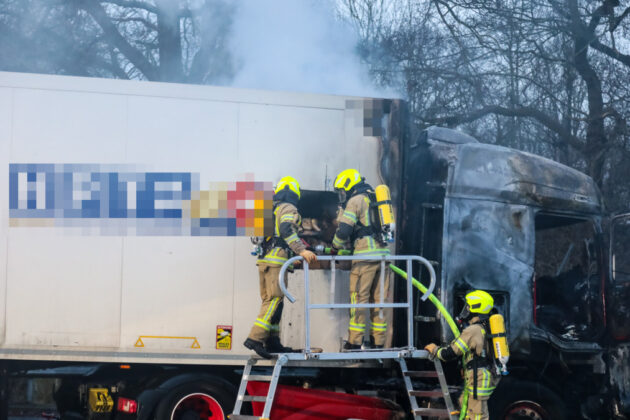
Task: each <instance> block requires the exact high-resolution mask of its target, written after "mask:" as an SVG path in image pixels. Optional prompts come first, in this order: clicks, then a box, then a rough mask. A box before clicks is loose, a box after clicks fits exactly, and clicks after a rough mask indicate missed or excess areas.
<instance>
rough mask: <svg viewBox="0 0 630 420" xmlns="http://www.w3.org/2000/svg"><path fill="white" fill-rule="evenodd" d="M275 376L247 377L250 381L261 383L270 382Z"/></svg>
mask: <svg viewBox="0 0 630 420" xmlns="http://www.w3.org/2000/svg"><path fill="white" fill-rule="evenodd" d="M272 378H273V376H271V375H249V376H248V377H247V380H248V381H260V382H269V381H271V379H272Z"/></svg>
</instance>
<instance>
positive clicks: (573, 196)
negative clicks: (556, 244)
mask: <svg viewBox="0 0 630 420" xmlns="http://www.w3.org/2000/svg"><path fill="white" fill-rule="evenodd" d="M427 140H428V141H429V143H433V145H435V143H436V142H438V143H441V144H442V145H443V146H446V148H448V149H451V150H450V152H447V153H446V156H444V154H443V153H440V154H442V155H443V157H444V158H446V159H448V160H449V161H450V162H449V163H450V164H451V165H453V175H452V178H451V179H450V180H449V182H448V186H447V195H449V196H451V197H462V198H469V199H482V200H493V201H502V202H508V203H515V204H523V205H531V206H540V207H544V208H547V209H552V210H553V209H557V210H558V211H563V212H564V211H570V212H576V213H593V214H599V213H601V212H602V211H603V210H604V205H603V201H602V196H601V193H600V192H599V189H598V188H597V186H596V184H595V182H594V181H593V179H592V178H591V177H589V176H588V175H585V174H583V173H582V172H580V171H577V170H575V169H573V168H569V167H568V166H565V165H562V164H560V163H558V162H555V161H553V160H551V159H546V158H544V157H541V156H537V155H534V154H531V153H527V152H521V151H518V150H514V149H509V148H507V147H502V146H497V145H493V144H485V143H480V142H478V141H477V140H476V139H474V138H473V137H470V136H468V135H466V134H463V133H460V132H457V131H455V130H449V129H444V128H441V127H430V128H429V129H427Z"/></svg>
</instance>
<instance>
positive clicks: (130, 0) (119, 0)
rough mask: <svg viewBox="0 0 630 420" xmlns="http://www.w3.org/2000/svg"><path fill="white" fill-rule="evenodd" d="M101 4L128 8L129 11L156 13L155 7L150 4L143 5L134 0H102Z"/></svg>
mask: <svg viewBox="0 0 630 420" xmlns="http://www.w3.org/2000/svg"><path fill="white" fill-rule="evenodd" d="M102 3H110V4H115V5H116V6H120V7H129V8H131V9H143V10H146V11H147V12H150V13H155V14H157V13H158V9H157V7H155V6H153V5H152V4H149V3H145V2H142V1H134V0H104V1H102Z"/></svg>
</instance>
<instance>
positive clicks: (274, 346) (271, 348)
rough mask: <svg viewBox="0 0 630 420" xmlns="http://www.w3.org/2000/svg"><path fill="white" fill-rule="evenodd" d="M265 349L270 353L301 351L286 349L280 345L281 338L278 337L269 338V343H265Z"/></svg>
mask: <svg viewBox="0 0 630 420" xmlns="http://www.w3.org/2000/svg"><path fill="white" fill-rule="evenodd" d="M265 349H266V350H267V351H268V352H269V353H298V352H299V350H295V349H293V348H291V347H285V346H283V345H282V343H280V337H278V336H276V335H272V336H270V337H269V338H267V342H266V343H265Z"/></svg>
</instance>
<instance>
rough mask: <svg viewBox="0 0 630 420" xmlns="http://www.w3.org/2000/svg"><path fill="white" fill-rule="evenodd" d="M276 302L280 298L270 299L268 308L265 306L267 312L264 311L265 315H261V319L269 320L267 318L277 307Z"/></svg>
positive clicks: (278, 301)
mask: <svg viewBox="0 0 630 420" xmlns="http://www.w3.org/2000/svg"><path fill="white" fill-rule="evenodd" d="M278 303H280V298H277V297H276V298H273V299H271V303H270V304H269V308H267V312H265V316H264V317H263V320H265V321H269V319H270V318H271V317H272V316H273V313H274V312H275V311H276V308H277V307H278Z"/></svg>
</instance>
